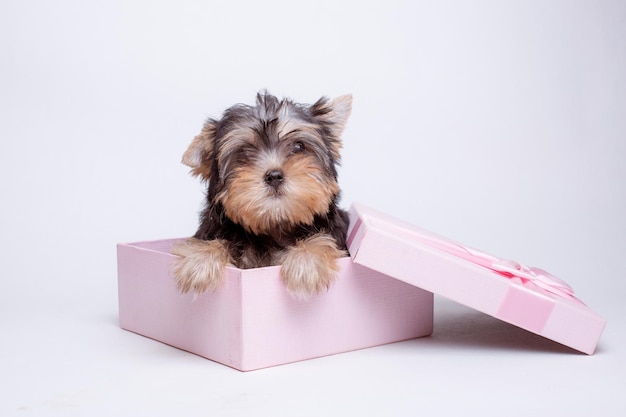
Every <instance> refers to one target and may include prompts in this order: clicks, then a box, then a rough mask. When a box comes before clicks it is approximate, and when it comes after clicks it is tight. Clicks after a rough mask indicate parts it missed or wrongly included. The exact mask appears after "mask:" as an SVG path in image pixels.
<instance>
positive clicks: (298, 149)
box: [291, 140, 305, 153]
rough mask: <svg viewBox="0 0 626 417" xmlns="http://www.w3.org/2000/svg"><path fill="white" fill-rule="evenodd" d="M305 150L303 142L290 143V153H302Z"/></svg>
mask: <svg viewBox="0 0 626 417" xmlns="http://www.w3.org/2000/svg"><path fill="white" fill-rule="evenodd" d="M304 151H305V147H304V143H302V142H300V141H299V140H298V141H295V142H294V143H292V144H291V153H302V152H304Z"/></svg>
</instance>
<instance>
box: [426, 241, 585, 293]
mask: <svg viewBox="0 0 626 417" xmlns="http://www.w3.org/2000/svg"><path fill="white" fill-rule="evenodd" d="M419 239H420V240H421V241H423V242H424V243H426V244H428V245H429V246H432V247H434V248H436V249H439V250H441V251H443V252H446V253H448V254H450V255H454V256H458V257H459V258H462V259H465V260H467V261H470V262H472V263H474V264H477V265H480V266H483V267H485V268H488V269H490V270H492V271H494V272H497V273H498V274H500V275H503V276H505V277H508V278H511V279H514V278H517V279H519V280H521V281H522V283H527V282H531V283H533V284H535V285H536V286H538V287H540V288H542V289H544V290H546V291H548V292H550V293H552V294H556V295H558V296H560V297H563V298H570V299H574V300H577V301H580V300H578V299H577V298H576V297H574V290H573V289H572V287H570V286H569V285H568V284H567V283H566V282H565V281H563V280H562V279H560V278H557V277H555V276H554V275H552V274H550V273H549V272H546V271H544V270H543V269H540V268H535V267H529V266H526V265H524V264H521V263H519V262H515V261H510V260H505V259H500V258H496V257H495V256H491V255H488V254H486V253H484V252H481V251H478V250H476V249H470V248H468V247H466V246H463V245H460V244H458V243H456V242H452V241H448V240H444V239H441V238H438V237H434V236H426V235H423V234H420V235H419Z"/></svg>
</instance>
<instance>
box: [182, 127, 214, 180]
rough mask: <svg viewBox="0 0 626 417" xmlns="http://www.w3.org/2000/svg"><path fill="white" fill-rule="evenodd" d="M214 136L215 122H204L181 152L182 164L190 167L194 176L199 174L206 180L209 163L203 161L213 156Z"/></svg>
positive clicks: (209, 169) (209, 174)
mask: <svg viewBox="0 0 626 417" xmlns="http://www.w3.org/2000/svg"><path fill="white" fill-rule="evenodd" d="M214 136H215V124H214V123H212V122H206V123H205V124H204V127H203V128H202V131H201V132H200V134H198V135H197V136H196V137H195V138H193V141H192V142H191V144H190V145H189V147H188V148H187V150H186V151H185V153H184V154H183V164H185V165H187V166H188V167H190V168H191V173H192V174H193V175H194V176H200V178H202V179H203V180H204V181H208V180H209V178H210V176H211V165H210V164H207V163H205V161H207V160H210V159H211V158H212V157H213V137H214Z"/></svg>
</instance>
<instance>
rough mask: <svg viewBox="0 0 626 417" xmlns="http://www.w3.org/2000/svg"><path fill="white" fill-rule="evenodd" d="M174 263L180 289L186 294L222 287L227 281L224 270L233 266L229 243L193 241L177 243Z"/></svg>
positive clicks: (174, 271) (175, 277) (175, 278)
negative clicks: (228, 266)
mask: <svg viewBox="0 0 626 417" xmlns="http://www.w3.org/2000/svg"><path fill="white" fill-rule="evenodd" d="M172 253H173V254H174V255H178V258H176V260H174V261H173V263H172V273H173V274H174V280H175V282H176V286H177V287H178V289H179V290H180V291H181V292H182V293H186V292H189V291H192V292H195V293H197V294H200V293H203V292H205V291H208V290H215V289H216V288H218V287H219V286H220V285H221V284H222V281H223V278H224V267H225V266H226V265H227V264H228V263H231V257H230V253H229V251H228V245H227V242H226V241H224V240H208V241H207V240H200V239H195V238H190V239H187V240H184V241H181V242H178V243H176V244H175V245H174V246H173V247H172Z"/></svg>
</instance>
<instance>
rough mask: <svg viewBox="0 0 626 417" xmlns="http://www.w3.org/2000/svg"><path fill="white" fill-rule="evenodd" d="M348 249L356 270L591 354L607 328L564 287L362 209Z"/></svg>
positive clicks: (356, 209) (356, 208) (355, 211)
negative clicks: (373, 273)
mask: <svg viewBox="0 0 626 417" xmlns="http://www.w3.org/2000/svg"><path fill="white" fill-rule="evenodd" d="M351 220H352V223H351V225H350V229H349V231H348V248H349V250H350V254H351V256H352V258H353V260H354V262H355V263H356V264H359V265H363V266H365V267H367V268H370V269H372V270H376V271H378V272H380V273H383V274H385V275H388V276H392V277H394V278H396V279H398V280H400V281H403V282H406V283H408V284H411V285H414V286H416V287H419V288H423V289H425V290H427V291H430V292H433V293H435V294H439V295H441V296H444V297H446V298H449V299H451V300H453V301H456V302H459V303H461V304H464V305H466V306H468V307H471V308H473V309H475V310H478V311H481V312H484V313H486V314H489V315H491V316H493V317H496V318H498V319H500V320H503V321H506V322H508V323H511V324H514V325H516V326H518V327H521V328H523V329H526V330H529V331H531V332H533V333H536V334H539V335H541V336H544V337H547V338H549V339H552V340H554V341H556V342H559V343H561V344H563V345H566V346H569V347H571V348H573V349H576V350H578V351H581V352H584V353H587V354H592V353H593V352H594V350H595V348H596V345H597V343H598V340H599V338H600V335H601V334H602V331H603V330H604V326H605V324H606V321H605V320H604V319H603V318H602V317H600V316H599V315H598V314H596V313H595V312H593V311H592V310H591V309H590V308H589V307H587V306H586V305H585V304H584V303H583V302H582V301H580V300H579V299H578V298H577V297H576V296H575V295H574V294H573V290H572V289H571V288H570V287H569V286H568V285H567V284H566V283H565V282H563V281H562V280H560V279H558V278H556V277H554V276H552V275H551V274H549V273H548V272H546V271H543V270H541V269H538V268H530V267H527V266H525V265H522V264H519V263H517V262H513V261H507V260H503V259H499V258H496V257H493V256H491V255H488V254H486V253H483V252H480V251H478V250H475V249H472V248H469V247H466V246H463V245H460V244H459V243H456V242H454V241H451V240H448V239H445V238H443V237H441V236H438V235H435V234H433V233H430V232H428V231H426V230H423V229H420V228H418V227H415V226H413V225H411V224H408V223H405V222H402V221H400V220H398V219H395V218H393V217H391V216H388V215H386V214H384V213H380V212H378V211H376V210H373V209H371V208H368V207H365V206H363V205H360V204H353V206H352V208H351Z"/></svg>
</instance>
